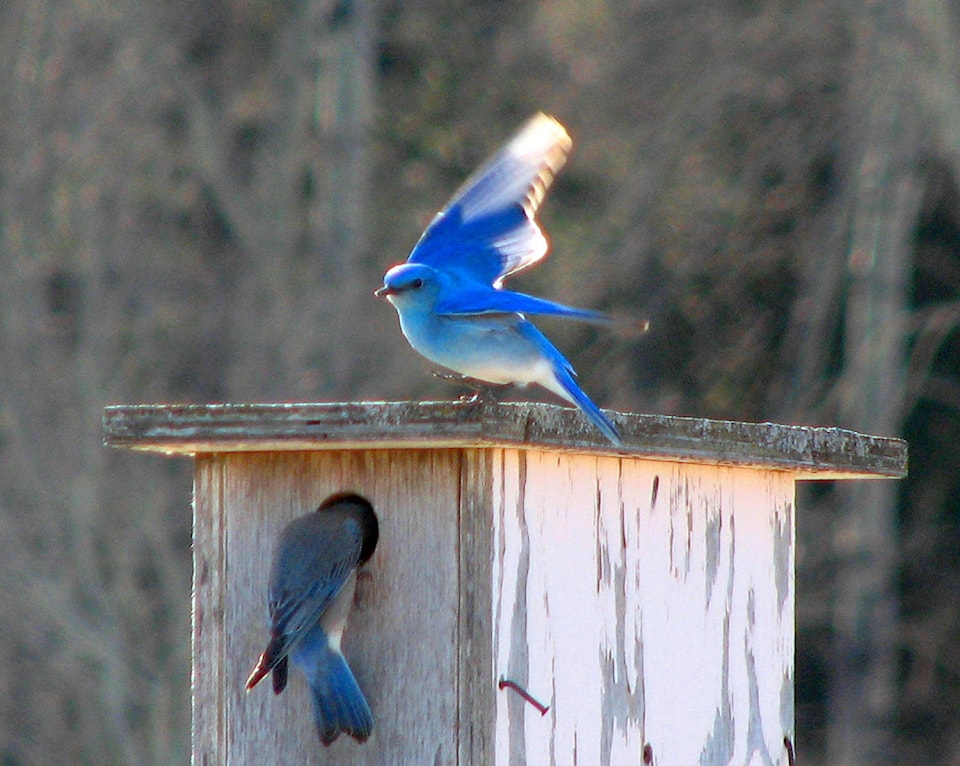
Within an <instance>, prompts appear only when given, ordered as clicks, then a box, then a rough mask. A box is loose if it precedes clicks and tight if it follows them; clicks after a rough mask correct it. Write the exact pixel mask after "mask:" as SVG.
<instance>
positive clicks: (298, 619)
mask: <svg viewBox="0 0 960 766" xmlns="http://www.w3.org/2000/svg"><path fill="white" fill-rule="evenodd" d="M379 537H380V526H379V524H378V522H377V515H376V513H374V510H373V506H371V505H370V503H369V502H367V501H366V500H365V499H364V498H362V497H360V496H359V495H355V494H352V493H342V494H337V495H332V496H331V497H328V498H327V499H326V500H324V501H323V502H322V503H321V504H320V507H319V508H318V509H317V510H316V511H314V512H313V513H308V514H307V515H306V516H301V517H300V518H298V519H294V520H293V521H291V522H290V523H289V524H288V525H287V526H286V527H284V529H283V531H282V532H281V533H280V539H279V541H278V543H277V550H276V553H275V554H274V557H273V563H272V565H271V568H270V582H269V587H268V607H269V612H270V642H269V643H268V644H267V648H266V649H264V650H263V653H262V654H261V655H260V658H259V660H258V661H257V664H256V666H255V667H254V668H253V670H252V671H251V672H250V677H249V678H248V679H247V684H246V686H247V691H249V690H250V689H252V688H253V687H254V686H256V685H257V684H258V683H260V681H261V680H262V679H263V678H264V677H265V676H266V675H267V674H268V673H271V672H272V673H273V691H274V693H275V694H280V692H282V691H283V690H284V689H285V688H286V686H287V661H288V659H292V660H293V664H294V665H296V666H297V667H298V668H300V670H302V671H303V674H304V675H305V676H306V679H307V683H308V684H309V686H310V698H311V700H312V702H313V714H314V720H315V721H316V725H317V734H318V735H319V737H320V741H321V742H322V743H323V744H324V745H329V744H330V743H331V742H333V741H334V740H335V739H336V738H337V737H338V736H340V732H345V733H347V734H349V735H350V736H351V737H353V738H354V739H356V740H357V741H358V742H364V741H365V740H366V739H367V738H368V737H369V736H370V732H371V730H372V729H373V714H372V713H371V712H370V706H369V705H368V704H367V700H366V699H365V698H364V696H363V693H362V692H361V691H360V687H359V685H358V684H357V681H356V679H355V678H354V677H353V672H352V671H351V670H350V667H349V666H348V665H347V661H346V660H345V659H344V658H343V654H341V653H340V639H341V636H342V635H343V629H344V627H345V626H346V622H347V614H348V612H349V611H350V607H351V606H352V605H353V596H354V589H355V587H356V582H357V568H358V567H359V566H361V565H362V564H364V563H365V562H366V561H367V559H369V558H370V557H371V556H372V555H373V551H374V550H375V549H376V547H377V540H378V539H379Z"/></svg>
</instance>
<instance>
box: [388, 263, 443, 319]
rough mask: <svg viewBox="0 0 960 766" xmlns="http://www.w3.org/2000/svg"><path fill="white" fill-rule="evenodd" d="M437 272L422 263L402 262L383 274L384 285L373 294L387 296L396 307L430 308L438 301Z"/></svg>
mask: <svg viewBox="0 0 960 766" xmlns="http://www.w3.org/2000/svg"><path fill="white" fill-rule="evenodd" d="M438 287H439V284H438V280H437V273H436V271H435V270H434V269H432V268H431V267H430V266H426V265H424V264H422V263H401V264H400V265H399V266H394V267H393V268H391V269H390V270H389V271H387V273H386V274H384V275H383V287H381V288H380V289H379V290H376V291H375V292H374V293H373V294H374V295H376V296H377V297H380V298H386V299H387V300H388V301H390V303H392V304H393V305H394V307H395V308H397V309H401V308H408V307H412V306H416V305H420V306H423V307H424V308H429V307H430V306H432V305H433V303H434V302H435V301H436V296H437V290H438Z"/></svg>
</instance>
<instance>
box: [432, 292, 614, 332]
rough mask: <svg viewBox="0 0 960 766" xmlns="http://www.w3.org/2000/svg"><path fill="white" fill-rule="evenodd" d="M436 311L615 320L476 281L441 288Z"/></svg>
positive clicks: (588, 310) (603, 323)
mask: <svg viewBox="0 0 960 766" xmlns="http://www.w3.org/2000/svg"><path fill="white" fill-rule="evenodd" d="M434 311H435V313H437V314H440V315H441V316H470V315H477V314H515V313H519V314H527V315H531V316H534V315H539V316H545V315H547V316H560V317H567V318H568V319H579V320H580V321H584V322H590V323H593V324H602V325H611V324H613V320H612V319H611V318H610V317H608V316H607V315H606V314H602V313H601V312H599V311H591V310H590V309H577V308H572V307H571V306H564V305H563V304H562V303H556V302H554V301H549V300H546V299H545V298H535V297H533V296H532V295H526V294H524V293H517V292H513V291H512V290H496V289H494V288H492V287H489V286H487V285H481V284H477V283H475V282H466V283H464V282H460V283H458V284H457V287H456V289H454V290H445V291H444V292H442V293H441V295H440V297H439V299H438V300H437V304H436V307H435V308H434Z"/></svg>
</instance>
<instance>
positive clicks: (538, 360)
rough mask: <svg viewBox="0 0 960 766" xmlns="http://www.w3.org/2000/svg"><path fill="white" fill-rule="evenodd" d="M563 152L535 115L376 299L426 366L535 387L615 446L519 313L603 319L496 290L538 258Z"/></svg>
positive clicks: (611, 430)
mask: <svg viewBox="0 0 960 766" xmlns="http://www.w3.org/2000/svg"><path fill="white" fill-rule="evenodd" d="M572 146H573V142H572V141H571V139H570V136H569V135H568V134H567V131H566V130H565V129H564V127H563V125H561V124H560V123H559V122H557V121H556V120H555V119H553V118H552V117H549V116H548V115H546V114H543V113H540V114H537V115H536V116H534V117H533V118H532V119H531V120H529V121H528V122H527V123H526V124H525V125H524V126H523V127H522V128H521V129H520V131H519V132H518V133H517V134H516V135H515V136H514V137H513V139H511V140H510V141H509V142H508V143H507V144H506V145H505V146H504V147H503V148H502V149H501V150H500V151H499V152H498V153H496V154H495V155H494V156H493V157H491V158H490V159H489V160H488V161H487V162H486V163H485V164H484V165H483V166H481V167H480V169H479V170H477V171H476V172H475V173H474V174H473V175H472V176H470V178H468V179H467V181H466V182H465V183H464V185H463V186H462V187H461V188H460V190H459V191H457V193H456V194H454V196H453V198H452V199H451V200H450V202H449V203H448V204H447V206H446V207H445V208H444V209H443V210H442V211H441V212H440V213H438V214H437V215H436V217H435V218H434V219H433V221H431V223H430V225H429V226H428V227H427V229H426V231H424V233H423V235H422V236H421V237H420V241H419V242H417V244H416V246H415V247H414V249H413V252H412V253H411V254H410V257H409V258H408V259H407V261H406V262H405V263H402V264H400V265H398V266H394V267H393V268H391V269H390V270H389V271H387V273H386V274H385V275H384V278H383V287H381V288H380V289H379V290H377V291H376V293H375V294H376V295H378V296H381V297H385V298H386V299H387V300H389V301H390V303H391V304H393V306H394V308H395V309H396V310H397V314H398V315H399V317H400V328H401V330H402V331H403V334H404V335H405V336H406V338H407V340H408V341H409V342H410V345H411V346H413V348H414V349H415V350H416V351H417V352H419V353H420V354H422V355H423V356H425V357H426V358H427V359H429V360H430V361H432V362H435V363H436V364H439V365H442V366H443V367H446V368H447V369H450V370H453V371H454V372H456V373H458V374H460V375H461V376H464V377H465V378H467V379H473V380H476V381H480V382H485V383H492V384H497V385H505V384H515V385H519V386H527V385H529V384H531V383H536V384H537V385H540V386H542V387H543V388H545V389H547V390H548V391H551V392H552V393H554V394H556V395H557V396H559V397H561V398H562V399H565V400H566V401H568V402H570V403H571V404H573V405H574V406H576V407H579V408H580V409H581V410H582V411H583V413H584V414H585V415H586V416H587V418H589V419H590V421H591V422H592V423H593V424H594V425H595V426H596V427H597V428H598V429H599V430H600V431H601V432H602V433H603V434H604V435H605V436H606V437H607V438H608V439H609V440H610V441H611V442H613V443H614V444H616V445H618V446H619V445H620V444H621V441H620V434H619V433H618V432H617V429H616V426H614V425H613V423H612V422H610V419H609V418H608V417H607V416H606V415H604V414H603V412H601V411H600V408H599V407H597V405H595V404H594V403H593V402H592V401H591V400H590V398H589V397H588V396H587V395H586V394H585V393H584V392H583V391H582V390H581V388H580V387H579V386H578V385H577V382H576V372H575V371H574V369H573V366H572V365H571V364H570V362H568V361H567V360H566V359H565V358H564V356H563V355H562V354H561V353H560V352H559V351H558V350H557V349H556V347H555V346H554V345H553V344H552V343H551V342H550V341H549V340H547V338H546V336H544V335H543V333H541V332H540V331H539V330H538V329H537V328H536V327H535V326H534V325H533V324H532V323H531V322H530V321H529V320H528V319H527V316H528V315H552V316H559V317H567V318H570V319H578V320H581V321H587V322H594V323H604V324H606V323H609V322H610V321H611V320H610V319H609V318H608V317H607V316H606V315H604V314H601V313H599V312H596V311H590V310H587V309H578V308H571V307H569V306H564V305H562V304H559V303H554V302H553V301H549V300H545V299H542V298H535V297H533V296H531V295H525V294H523V293H518V292H513V291H511V290H505V289H503V281H504V280H505V279H506V278H507V277H510V276H512V275H513V274H516V273H517V272H519V271H522V270H523V269H526V268H528V267H530V266H532V265H534V264H535V263H537V262H539V261H540V260H541V259H542V258H543V257H544V256H545V255H546V254H547V251H548V245H547V240H546V238H545V237H544V235H543V232H542V231H541V229H540V227H539V226H538V225H537V222H536V215H537V210H538V208H539V207H540V203H541V202H543V198H544V197H545V196H546V193H547V190H548V189H549V187H550V184H551V183H552V182H553V178H554V176H555V175H556V174H557V172H559V170H560V168H561V167H563V164H564V162H566V159H567V155H568V154H569V152H570V149H571V147H572Z"/></svg>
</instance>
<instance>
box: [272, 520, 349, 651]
mask: <svg viewBox="0 0 960 766" xmlns="http://www.w3.org/2000/svg"><path fill="white" fill-rule="evenodd" d="M325 513H329V512H322V513H318V514H317V515H316V517H313V518H310V517H307V518H308V521H305V523H313V524H315V525H321V526H318V527H315V529H314V530H312V532H313V533H312V534H310V535H303V534H298V530H296V529H292V528H290V527H288V528H287V530H285V532H284V535H283V539H282V540H281V545H282V546H283V545H286V546H288V549H287V551H286V555H285V557H284V558H285V560H286V561H288V562H290V561H297V564H296V566H293V567H287V569H285V570H274V572H273V573H272V574H271V578H270V595H269V609H270V619H271V623H272V625H271V633H272V634H273V635H274V636H277V637H278V638H280V639H281V640H282V642H283V644H284V647H283V649H284V651H283V652H282V655H283V656H285V655H286V654H287V653H288V652H289V651H290V649H291V648H292V647H293V646H294V644H296V643H297V641H299V640H300V638H302V637H303V635H304V634H305V633H306V632H307V631H308V630H310V628H312V627H313V626H314V625H316V623H317V620H319V619H320V616H321V615H322V614H323V613H324V612H325V611H326V610H327V608H328V607H329V606H330V602H331V601H333V599H334V598H335V597H336V595H337V594H338V593H339V592H340V591H341V589H342V588H343V586H344V585H345V584H346V582H347V580H348V579H349V577H350V573H351V572H352V571H353V570H354V569H356V567H357V564H358V562H359V560H360V548H361V545H362V542H363V540H362V537H363V535H362V530H361V528H360V524H359V523H358V522H357V521H355V520H353V519H346V520H341V519H334V518H332V514H331V518H329V519H325V518H323V516H324V514H325ZM325 522H330V523H325ZM288 531H289V532H290V534H289V535H288V534H287V532H288ZM333 554H336V555H333ZM280 558H281V556H280V555H278V556H277V559H280Z"/></svg>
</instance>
